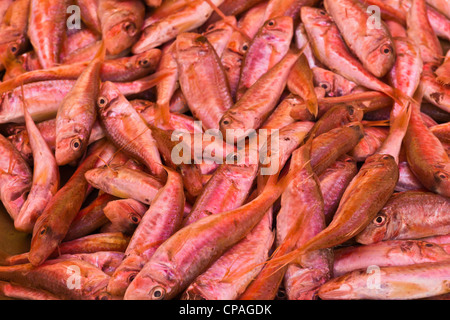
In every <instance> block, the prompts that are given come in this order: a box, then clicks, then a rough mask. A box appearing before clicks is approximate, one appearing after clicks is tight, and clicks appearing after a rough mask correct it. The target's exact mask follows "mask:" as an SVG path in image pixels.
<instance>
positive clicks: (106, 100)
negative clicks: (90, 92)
mask: <svg viewBox="0 0 450 320" xmlns="http://www.w3.org/2000/svg"><path fill="white" fill-rule="evenodd" d="M122 98H123V97H122V94H121V92H120V91H119V89H118V88H117V86H116V85H115V84H114V83H112V82H111V81H105V82H104V83H103V84H102V86H101V88H100V92H99V95H98V98H97V107H98V108H97V111H98V114H99V115H100V116H101V117H105V116H111V115H112V114H111V112H112V110H111V109H112V108H113V107H114V106H115V105H116V103H117V102H118V101H120V100H121V99H122Z"/></svg>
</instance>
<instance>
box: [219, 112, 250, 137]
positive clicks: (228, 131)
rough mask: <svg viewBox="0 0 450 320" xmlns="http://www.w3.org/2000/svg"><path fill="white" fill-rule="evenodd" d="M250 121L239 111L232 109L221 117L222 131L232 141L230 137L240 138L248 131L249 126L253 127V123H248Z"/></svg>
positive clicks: (220, 126) (220, 125)
mask: <svg viewBox="0 0 450 320" xmlns="http://www.w3.org/2000/svg"><path fill="white" fill-rule="evenodd" d="M249 122H251V121H247V123H246V121H245V119H244V118H243V117H242V116H240V114H239V113H237V112H235V111H233V110H231V109H230V110H228V111H227V112H226V113H225V114H224V115H223V116H222V118H221V119H220V122H219V128H220V132H221V133H222V135H223V137H224V138H225V139H226V140H227V141H232V140H230V138H235V139H237V140H240V139H239V138H240V137H242V136H244V135H245V134H246V133H247V128H249V127H252V126H251V124H250V125H248V124H249ZM235 141H236V140H235Z"/></svg>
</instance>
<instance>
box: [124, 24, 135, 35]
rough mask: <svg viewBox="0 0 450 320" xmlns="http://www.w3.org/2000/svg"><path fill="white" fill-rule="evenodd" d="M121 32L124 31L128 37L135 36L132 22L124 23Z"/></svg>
mask: <svg viewBox="0 0 450 320" xmlns="http://www.w3.org/2000/svg"><path fill="white" fill-rule="evenodd" d="M123 30H125V32H126V33H127V34H128V35H130V36H134V35H135V34H136V26H135V25H134V23H132V22H126V23H124V24H123Z"/></svg>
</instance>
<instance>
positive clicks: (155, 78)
mask: <svg viewBox="0 0 450 320" xmlns="http://www.w3.org/2000/svg"><path fill="white" fill-rule="evenodd" d="M171 74H172V72H171V71H168V70H161V71H157V72H155V73H153V74H151V75H149V76H147V77H145V78H142V79H140V80H139V82H140V83H142V88H141V92H142V91H146V90H148V89H150V88H153V87H154V86H156V85H157V84H158V83H159V82H161V80H163V79H164V78H166V77H167V76H169V75H171Z"/></svg>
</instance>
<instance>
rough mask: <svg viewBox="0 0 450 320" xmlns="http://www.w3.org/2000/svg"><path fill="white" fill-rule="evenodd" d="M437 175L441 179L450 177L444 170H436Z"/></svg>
mask: <svg viewBox="0 0 450 320" xmlns="http://www.w3.org/2000/svg"><path fill="white" fill-rule="evenodd" d="M435 177H436V178H438V179H439V180H445V179H447V178H448V176H447V174H446V173H445V172H442V171H438V172H436V174H435Z"/></svg>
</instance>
